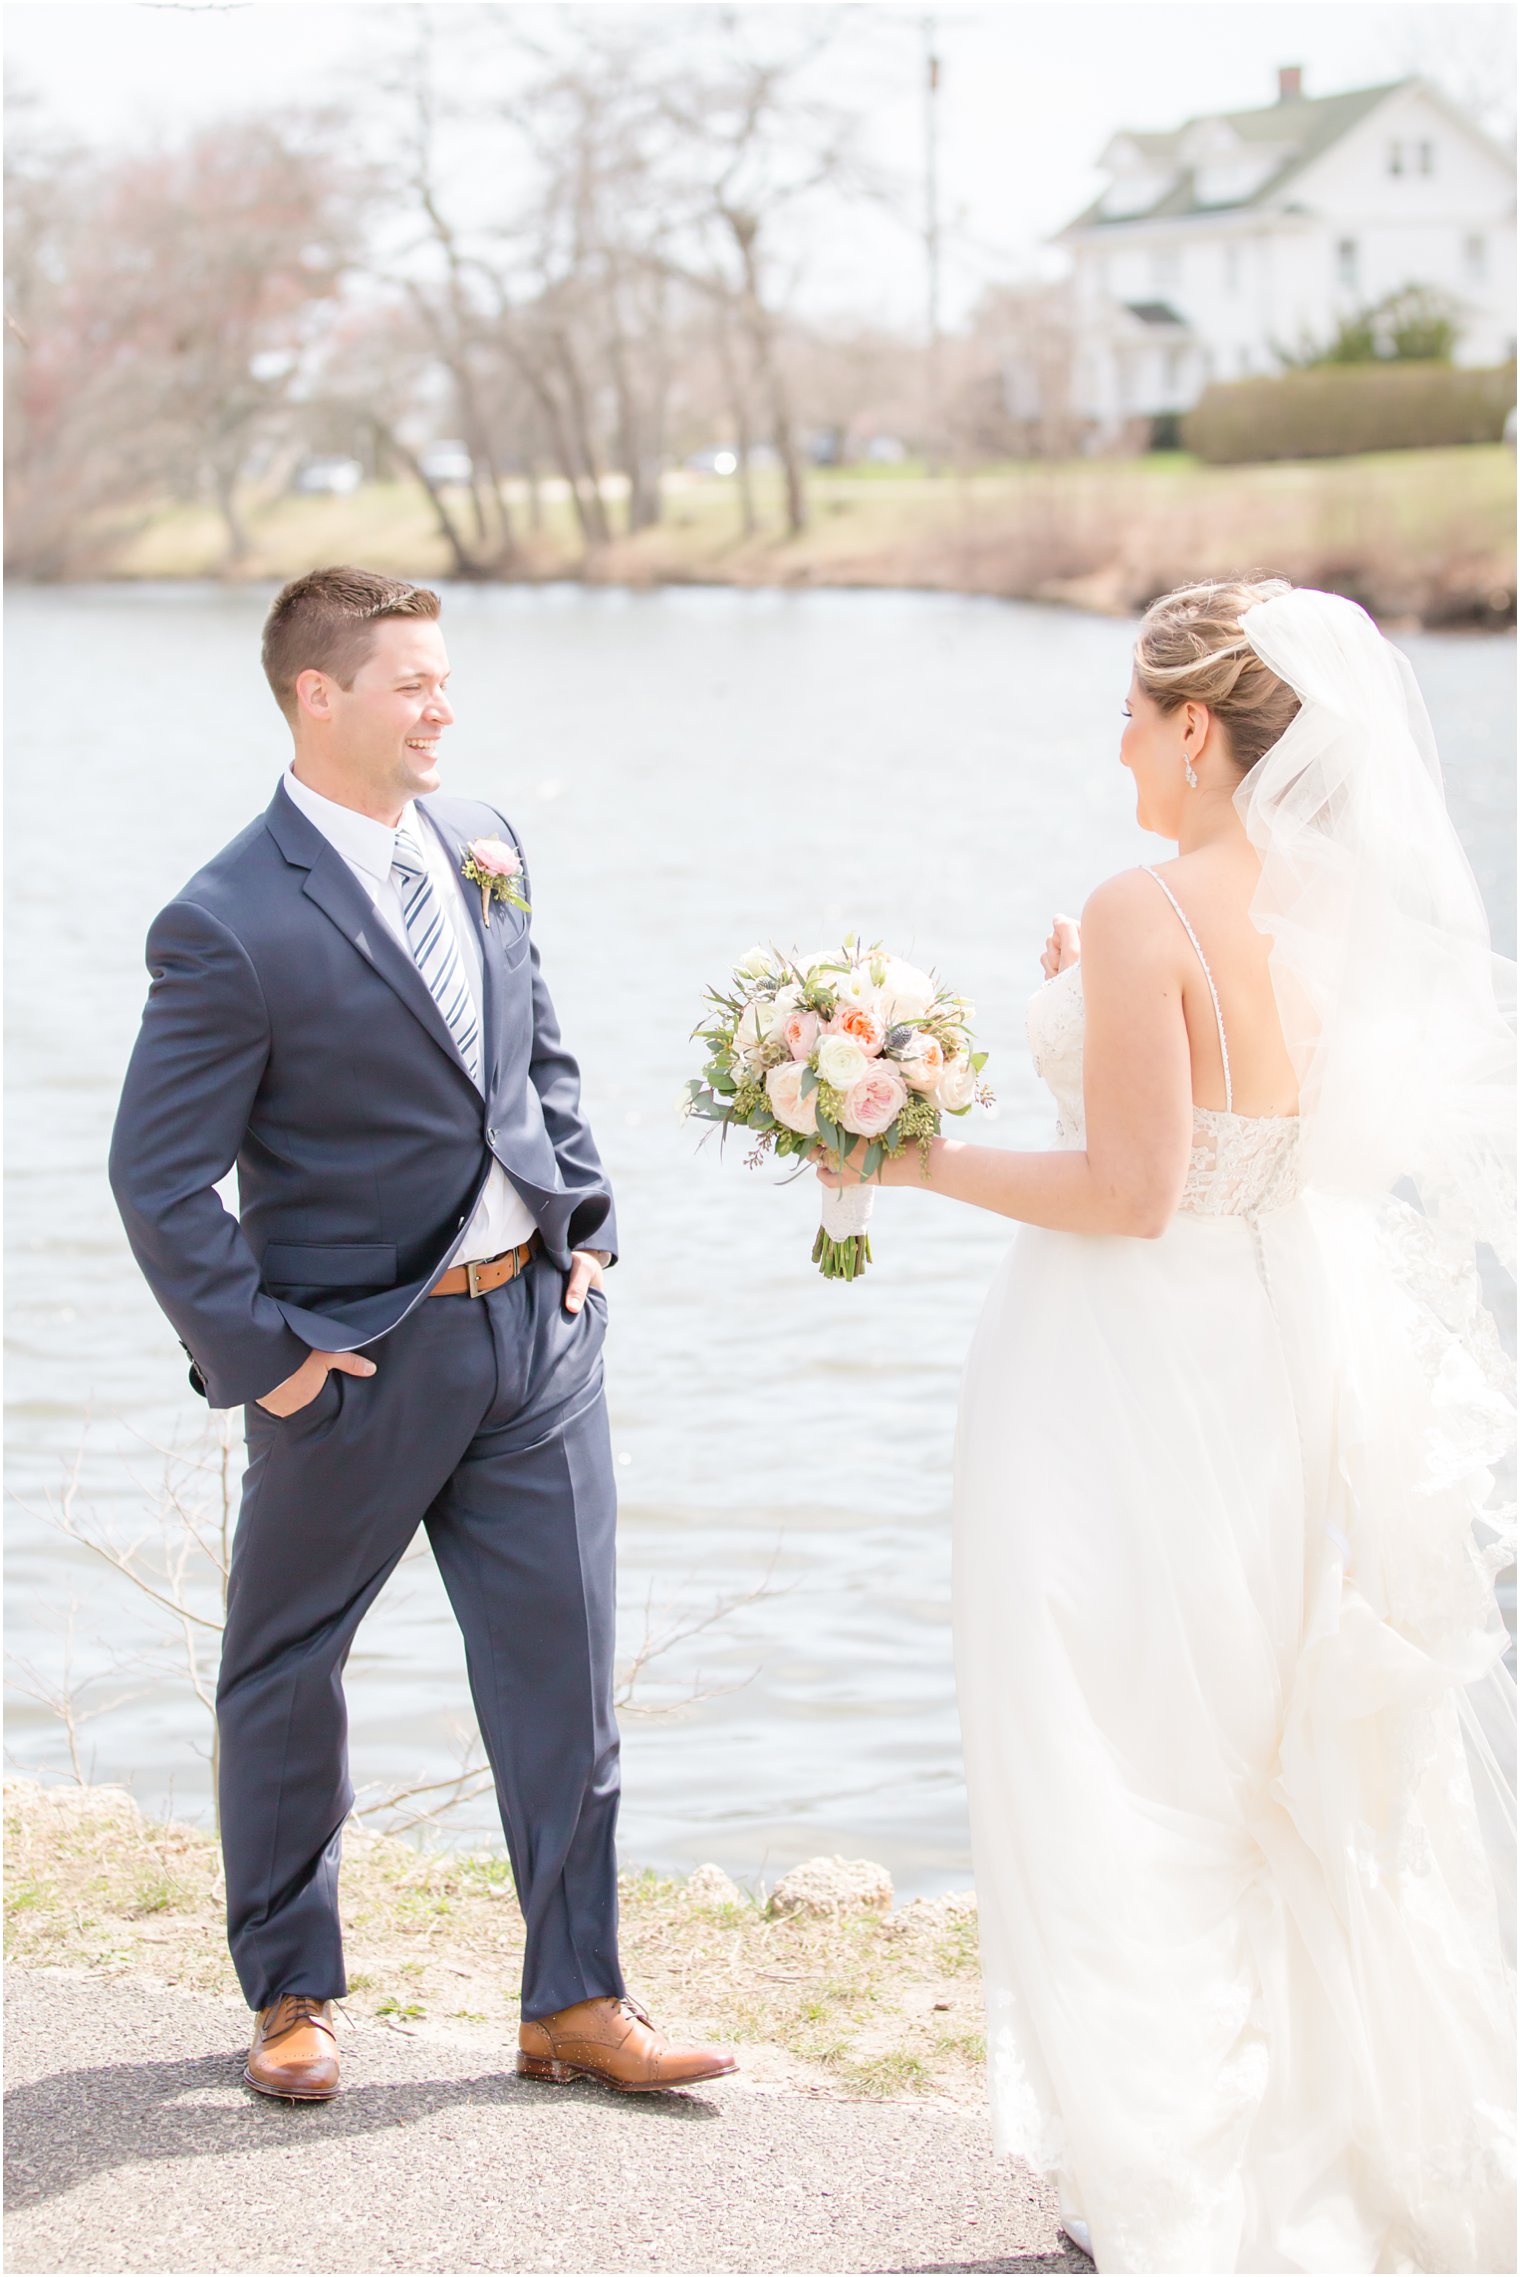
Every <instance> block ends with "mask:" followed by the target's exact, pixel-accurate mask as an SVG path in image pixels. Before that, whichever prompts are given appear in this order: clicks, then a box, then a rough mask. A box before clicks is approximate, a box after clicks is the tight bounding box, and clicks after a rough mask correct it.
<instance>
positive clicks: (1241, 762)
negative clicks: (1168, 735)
mask: <svg viewBox="0 0 1520 2277" xmlns="http://www.w3.org/2000/svg"><path fill="white" fill-rule="evenodd" d="M1291 590H1292V588H1291V586H1290V585H1289V584H1288V582H1287V580H1286V579H1285V578H1282V577H1264V578H1261V579H1259V580H1257V581H1255V582H1252V581H1249V580H1247V579H1245V578H1219V579H1211V580H1208V581H1206V582H1205V583H1203V584H1199V585H1179V586H1178V588H1177V590H1176V592H1175V593H1163V594H1162V596H1161V598H1160V600H1159V601H1153V602H1152V603H1151V605H1150V607H1149V608H1148V609H1147V610H1146V612H1145V615H1144V617H1143V618H1142V619H1141V621H1140V634H1139V638H1138V639H1137V640H1136V642H1135V678H1136V679H1137V680H1138V681H1139V683H1140V685H1141V687H1142V688H1143V689H1144V690H1145V693H1146V694H1147V695H1148V696H1149V697H1150V699H1151V701H1152V702H1153V703H1156V704H1159V705H1160V706H1161V709H1162V710H1163V711H1165V712H1174V711H1176V710H1177V708H1178V706H1179V705H1180V704H1187V703H1193V704H1207V706H1208V708H1209V710H1210V711H1211V712H1212V713H1213V715H1214V717H1215V718H1216V719H1217V720H1218V721H1219V722H1220V724H1221V726H1222V727H1223V728H1224V730H1225V733H1226V735H1227V737H1228V738H1229V747H1230V757H1231V758H1232V759H1233V760H1234V762H1235V764H1236V766H1237V767H1238V768H1239V769H1240V771H1241V773H1242V774H1247V773H1249V771H1250V769H1251V768H1252V767H1254V766H1255V764H1256V762H1257V760H1258V759H1260V758H1261V757H1262V755H1263V753H1265V752H1267V751H1270V750H1271V748H1272V746H1273V744H1274V743H1275V742H1276V741H1277V739H1278V737H1279V736H1280V735H1282V734H1283V732H1284V731H1285V729H1286V728H1287V727H1288V725H1289V723H1290V721H1291V720H1292V719H1293V717H1294V714H1295V713H1296V712H1297V710H1298V697H1297V696H1296V695H1295V694H1294V692H1293V690H1292V689H1291V688H1290V687H1289V686H1288V683H1287V682H1286V680H1279V678H1278V677H1277V674H1276V673H1275V672H1269V671H1268V669H1267V667H1266V665H1265V664H1263V663H1262V661H1261V658H1260V657H1259V656H1258V655H1257V653H1256V651H1255V649H1254V648H1253V647H1252V646H1251V644H1250V642H1249V641H1248V640H1247V639H1246V637H1245V634H1244V633H1243V632H1242V631H1241V629H1240V620H1241V618H1242V617H1243V616H1244V615H1245V613H1246V611H1247V609H1250V608H1253V607H1254V606H1255V604H1256V603H1257V602H1258V601H1271V600H1273V599H1275V598H1276V596H1277V595H1278V594H1279V593H1287V592H1291Z"/></svg>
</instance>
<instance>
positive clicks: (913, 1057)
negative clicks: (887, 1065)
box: [900, 1029, 945, 1091]
mask: <svg viewBox="0 0 1520 2277" xmlns="http://www.w3.org/2000/svg"><path fill="white" fill-rule="evenodd" d="M900 1064H901V1067H902V1074H903V1081H904V1082H905V1083H907V1084H908V1085H910V1086H911V1088H912V1089H913V1090H915V1091H932V1090H933V1089H934V1087H935V1085H936V1084H937V1083H938V1082H939V1079H940V1077H941V1076H942V1075H943V1074H944V1072H945V1051H944V1046H943V1045H942V1044H941V1042H940V1040H939V1038H938V1036H927V1035H925V1034H924V1032H923V1030H922V1029H920V1030H919V1032H918V1034H917V1035H916V1036H910V1037H909V1039H908V1041H907V1043H906V1044H904V1046H903V1049H902V1055H901V1063H900Z"/></svg>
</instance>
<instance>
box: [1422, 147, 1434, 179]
mask: <svg viewBox="0 0 1520 2277" xmlns="http://www.w3.org/2000/svg"><path fill="white" fill-rule="evenodd" d="M1435 170H1436V146H1435V144H1434V143H1433V142H1422V143H1421V144H1420V172H1421V173H1422V174H1433V173H1434V172H1435Z"/></svg>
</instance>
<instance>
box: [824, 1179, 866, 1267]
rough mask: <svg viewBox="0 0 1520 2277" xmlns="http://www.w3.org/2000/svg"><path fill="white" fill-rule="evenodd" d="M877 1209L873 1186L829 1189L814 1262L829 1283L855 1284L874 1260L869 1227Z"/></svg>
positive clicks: (825, 1190) (826, 1193) (825, 1193)
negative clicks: (860, 1274)
mask: <svg viewBox="0 0 1520 2277" xmlns="http://www.w3.org/2000/svg"><path fill="white" fill-rule="evenodd" d="M875 1207H876V1194H875V1190H874V1188H872V1187H870V1186H864V1185H861V1186H826V1187H825V1188H824V1191H823V1223H822V1225H820V1227H819V1228H818V1239H817V1240H816V1242H815V1243H814V1244H813V1262H814V1264H815V1265H816V1266H817V1267H818V1270H819V1271H820V1272H821V1273H822V1275H823V1277H824V1279H825V1280H827V1281H853V1280H854V1278H855V1276H856V1274H857V1273H863V1272H864V1271H865V1269H866V1267H867V1265H868V1264H869V1263H870V1261H871V1237H870V1235H869V1234H868V1233H867V1231H866V1228H867V1226H869V1224H870V1222H871V1212H872V1210H873V1209H874V1208H875Z"/></svg>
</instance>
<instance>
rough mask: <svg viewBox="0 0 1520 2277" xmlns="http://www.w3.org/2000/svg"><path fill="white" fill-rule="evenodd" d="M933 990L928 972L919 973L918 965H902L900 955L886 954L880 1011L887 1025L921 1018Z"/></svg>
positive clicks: (928, 1005) (931, 998) (931, 999)
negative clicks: (889, 955)
mask: <svg viewBox="0 0 1520 2277" xmlns="http://www.w3.org/2000/svg"><path fill="white" fill-rule="evenodd" d="M936 993H937V991H936V989H935V986H934V983H933V981H932V980H931V979H930V978H929V975H928V974H927V973H926V972H920V971H919V969H918V967H917V965H909V964H904V962H903V960H902V958H901V957H888V959H887V970H886V976H885V978H884V979H883V981H882V985H881V1005H880V1011H881V1016H882V1018H883V1019H884V1020H885V1021H886V1023H887V1025H888V1026H889V1027H891V1026H892V1024H893V1023H894V1022H895V1021H898V1020H921V1019H922V1018H923V1017H924V1014H925V1013H926V1012H927V1011H928V1009H929V1007H930V1005H931V1004H932V1003H933V1002H934V999H935V995H936Z"/></svg>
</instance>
